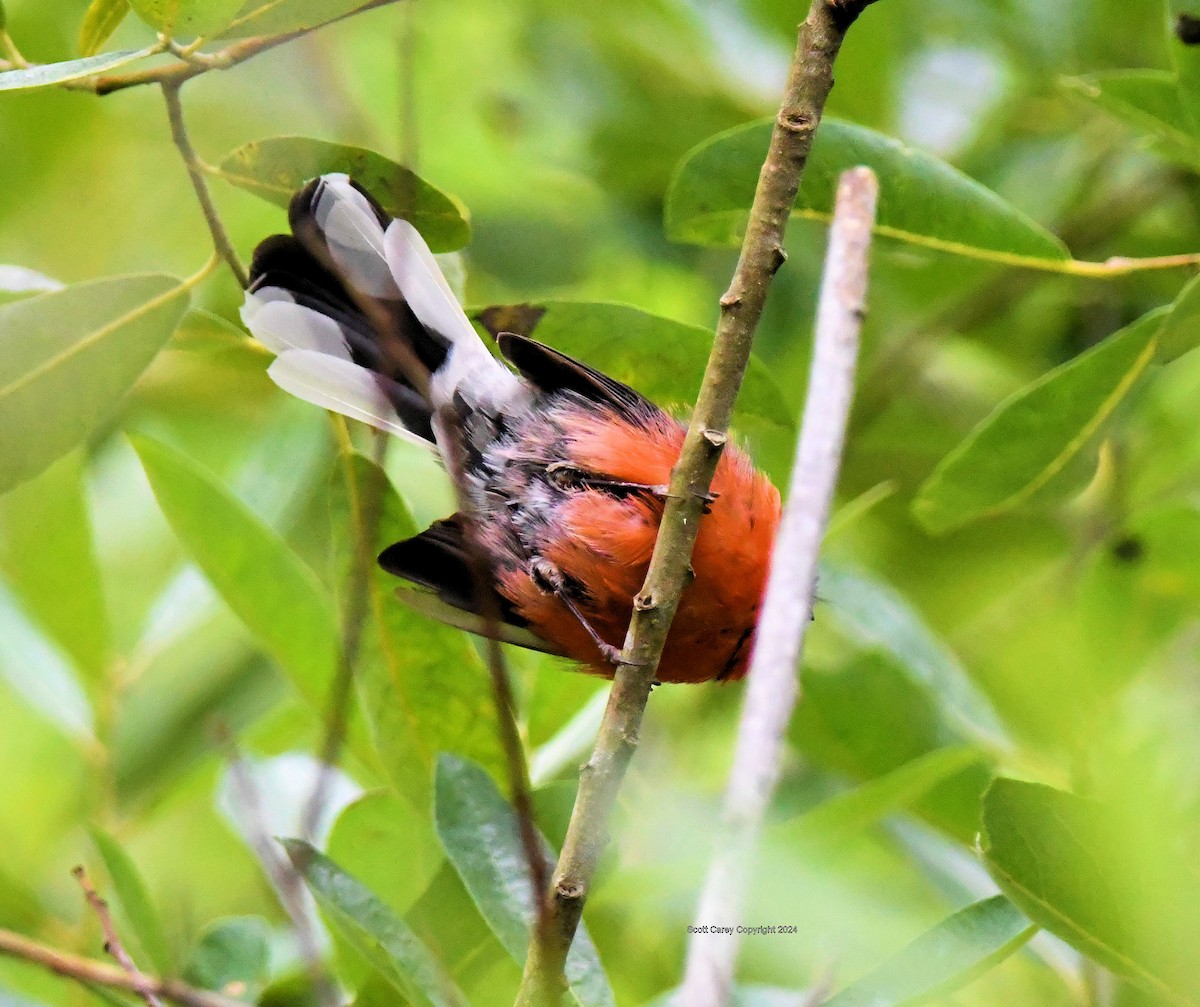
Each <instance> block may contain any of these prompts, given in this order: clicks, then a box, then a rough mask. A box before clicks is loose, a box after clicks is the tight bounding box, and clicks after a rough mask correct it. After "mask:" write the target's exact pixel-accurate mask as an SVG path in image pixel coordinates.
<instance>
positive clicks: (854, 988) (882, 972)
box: [825, 895, 1038, 1007]
mask: <svg viewBox="0 0 1200 1007" xmlns="http://www.w3.org/2000/svg"><path fill="white" fill-rule="evenodd" d="M1037 929H1038V928H1037V927H1036V926H1035V925H1033V924H1032V923H1030V922H1029V920H1027V919H1026V918H1025V917H1024V916H1023V915H1022V914H1021V912H1020V910H1018V909H1017V908H1016V907H1015V906H1014V905H1013V904H1012V903H1011V902H1009V901H1008V899H1006V898H1005V897H1004V896H1003V895H994V896H992V897H991V898H990V899H983V900H982V901H981V902H975V903H973V904H972V905H969V906H967V907H966V908H965V909H960V910H959V911H958V912H956V913H953V914H952V915H950V916H947V917H946V919H944V920H942V922H941V923H939V924H938V925H937V926H935V927H934V928H933V929H932V930H929V931H927V932H926V933H924V934H922V935H921V936H920V937H918V938H917V939H916V940H915V941H913V942H912V943H911V944H909V945H908V946H907V947H905V948H902V949H901V950H900V951H898V952H897V953H896V954H894V955H893V956H892V957H891V958H889V959H888V960H887V961H885V962H884V963H883V964H882V965H880V966H879V967H878V968H876V969H874V970H872V971H871V972H869V973H868V974H867V975H865V976H863V978H861V979H859V980H858V981H857V982H855V983H853V984H852V985H850V986H848V987H846V988H845V989H844V990H842V991H841V992H840V993H836V994H835V995H834V996H833V997H832V998H831V999H829V1000H826V1001H825V1004H826V1007H915V1005H916V1004H919V1003H925V1002H927V1001H929V1000H934V999H939V998H941V997H945V996H948V995H949V994H951V993H953V992H954V991H955V990H957V989H960V988H962V987H963V986H965V985H967V983H969V982H971V981H972V980H973V979H976V978H978V977H979V976H981V975H983V973H985V972H987V971H988V970H989V969H991V968H992V967H993V966H995V965H998V964H1000V962H1002V961H1004V959H1005V958H1007V957H1008V956H1009V955H1011V954H1012V953H1013V952H1014V951H1016V950H1017V949H1019V948H1020V947H1021V945H1023V944H1024V943H1025V942H1026V941H1028V940H1029V938H1030V937H1032V936H1033V935H1034V934H1035V933H1036V932H1037Z"/></svg>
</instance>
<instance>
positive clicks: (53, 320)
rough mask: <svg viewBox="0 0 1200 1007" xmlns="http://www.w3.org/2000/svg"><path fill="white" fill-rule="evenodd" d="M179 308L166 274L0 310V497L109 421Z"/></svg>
mask: <svg viewBox="0 0 1200 1007" xmlns="http://www.w3.org/2000/svg"><path fill="white" fill-rule="evenodd" d="M187 303H188V293H187V291H186V290H185V289H184V288H183V287H181V286H180V285H179V281H178V280H175V279H173V278H172V277H169V276H127V277H121V278H118V279H112V280H99V281H97V282H95V283H83V284H80V285H78V286H74V287H67V288H66V289H65V290H60V291H56V292H54V293H48V294H42V295H41V296H39V297H31V298H28V299H26V300H23V301H17V302H15V303H13V304H8V305H5V306H4V307H0V493H2V492H5V491H6V490H9V489H11V488H12V487H13V486H16V485H18V484H20V483H22V482H24V481H25V480H26V479H29V478H30V477H32V476H34V475H36V474H37V473H38V472H40V471H41V470H42V469H44V468H45V467H46V466H47V465H49V464H50V463H51V462H52V461H54V460H55V459H56V458H60V457H61V456H62V455H64V454H66V453H67V452H68V451H70V450H71V448H73V447H75V446H76V445H78V444H80V443H82V442H83V440H84V439H85V438H86V437H87V436H88V434H90V433H91V432H92V431H93V430H94V429H95V428H96V427H97V426H99V425H100V424H101V423H103V422H104V421H105V420H107V419H108V418H109V417H110V416H111V415H112V413H113V412H114V411H115V409H116V406H117V404H118V403H119V402H120V400H121V398H122V397H123V396H124V395H125V393H126V392H128V391H129V389H130V387H131V386H132V385H133V383H134V381H135V380H136V379H137V377H138V375H139V374H141V373H142V371H144V370H145V369H146V367H147V366H148V365H149V363H150V361H151V360H153V359H154V355H155V354H156V353H157V352H158V351H159V349H160V348H161V347H162V346H163V344H164V343H166V341H167V340H168V339H169V338H170V336H171V332H172V331H173V330H174V328H175V326H176V324H178V322H179V319H180V318H181V317H182V316H183V312H184V310H185V309H186V307H187Z"/></svg>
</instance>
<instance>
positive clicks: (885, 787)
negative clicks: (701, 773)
mask: <svg viewBox="0 0 1200 1007" xmlns="http://www.w3.org/2000/svg"><path fill="white" fill-rule="evenodd" d="M983 759H984V755H983V753H982V752H981V751H980V750H979V749H978V748H974V747H972V746H970V745H958V746H952V747H946V748H936V749H934V750H933V751H932V752H928V753H926V754H925V755H920V756H918V757H917V758H915V759H912V760H911V761H909V762H906V763H905V764H904V765H902V766H900V768H898V769H893V770H892V771H891V772H890V773H885V774H884V775H883V776H879V777H876V778H875V779H873V780H868V781H867V782H866V783H862V784H859V786H857V787H855V788H854V789H853V790H849V791H847V792H845V793H843V794H838V795H836V796H834V797H831V798H828V799H827V800H825V801H822V802H821V803H820V804H818V805H817V806H816V807H815V808H813V809H812V810H811V811H809V812H807V813H806V814H804V815H802V816H801V817H799V818H798V819H796V820H795V821H793V822H788V823H785V824H784V825H781V826H780V828H781V829H787V830H789V831H795V832H800V833H803V834H804V835H816V836H820V837H821V838H823V839H828V838H830V837H833V838H839V837H841V836H844V835H847V834H849V833H853V832H858V831H860V830H862V829H865V828H867V827H868V826H871V825H874V824H875V823H876V822H878V821H879V820H880V819H882V818H885V817H886V816H887V815H890V814H894V813H895V812H897V811H902V810H904V809H905V808H908V807H910V806H911V805H912V804H914V803H916V802H917V801H919V800H920V799H921V798H922V797H924V796H925V795H926V794H927V793H929V791H930V790H932V789H933V788H934V787H935V786H937V785H938V784H939V783H941V782H942V781H943V780H946V779H949V778H950V777H951V776H953V775H954V774H955V773H958V772H961V771H962V770H964V769H966V768H967V767H968V766H972V765H976V764H977V763H979V762H981V761H983Z"/></svg>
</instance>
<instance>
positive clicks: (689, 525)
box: [517, 0, 870, 1007]
mask: <svg viewBox="0 0 1200 1007" xmlns="http://www.w3.org/2000/svg"><path fill="white" fill-rule="evenodd" d="M869 2H870V0H812V3H811V6H810V9H809V12H808V17H807V18H806V20H805V21H804V23H803V24H801V25H800V30H799V34H798V38H797V43H796V51H795V54H794V56H793V58H792V63H791V69H790V72H789V77H788V83H787V89H786V92H785V94H784V98H783V101H782V104H781V107H780V110H779V114H778V116H777V117H776V120H775V126H774V129H773V130H772V133H771V144H770V148H769V150H768V152H767V157H766V160H765V161H764V163H763V167H762V171H761V173H760V174H759V179H758V187H757V189H756V191H755V194H754V202H753V204H752V206H751V209H750V218H749V222H748V225H747V228H746V236H745V239H744V240H743V242H742V251H741V255H740V256H739V258H738V264H737V268H736V270H735V272H734V275H733V280H732V282H731V283H730V286H729V289H728V291H727V292H726V293H725V295H724V296H723V297H722V298H721V302H720V303H721V317H720V321H719V323H718V325H717V333H716V338H715V340H714V342H713V348H712V353H711V355H710V356H709V359H708V366H707V367H706V369H705V373H704V381H703V384H702V385H701V388H700V395H699V398H698V399H697V401H696V408H695V410H694V412H693V413H692V419H691V423H690V425H689V427H688V432H687V436H686V438H685V439H684V444H683V450H682V452H681V454H680V458H679V461H678V463H677V464H676V466H675V469H674V471H673V472H672V475H671V486H670V496H669V498H668V500H667V504H666V508H665V510H664V513H663V518H662V523H661V525H660V527H659V533H658V539H657V541H656V542H655V546H654V553H653V556H652V558H651V561H650V569H649V572H648V573H647V575H646V581H645V583H644V585H643V586H642V590H641V592H640V593H639V594H638V596H637V597H636V598H635V599H634V612H633V618H632V620H631V622H630V625H629V631H628V634H627V635H626V638H625V649H624V652H623V655H622V664H621V665H620V667H618V668H617V671H616V675H615V677H614V680H613V688H612V692H611V693H610V695H609V700H608V707H607V708H606V710H605V713H604V720H603V722H602V723H601V727H600V733H599V735H598V737H597V739H596V747H595V749H594V751H593V752H592V756H591V758H590V759H589V760H588V762H587V763H586V764H585V765H584V767H583V768H582V770H581V771H580V781H579V792H578V795H577V796H576V799H575V808H574V811H573V812H572V815H571V822H570V825H569V826H568V829H567V836H566V840H565V841H564V843H563V849H562V854H561V856H560V857H559V862H558V866H557V868H556V869H555V872H554V878H553V881H552V883H551V887H550V891H549V892H548V893H547V896H546V899H547V910H546V911H547V914H548V920H549V925H548V926H546V927H544V928H541V929H540V930H539V932H538V933H537V934H536V935H535V939H534V940H533V942H532V943H531V945H530V949H529V957H528V959H527V960H526V964H525V974H524V977H523V980H522V983H521V990H520V992H519V994H518V997H517V1004H518V1005H521V1007H535V1005H536V1007H542V1005H545V1004H557V1003H558V1002H560V1001H561V997H562V991H563V987H564V985H565V980H564V978H563V966H564V964H565V962H566V957H567V952H568V950H569V948H570V946H571V941H572V940H573V939H574V936H575V931H576V929H577V927H578V925H579V920H580V917H581V915H582V913H583V905H584V902H585V900H586V899H587V895H588V891H589V889H590V887H591V883H592V877H593V875H594V873H595V870H596V864H597V862H598V861H599V858H600V854H601V852H602V850H603V848H604V846H605V843H606V841H607V835H608V829H609V819H610V817H611V815H612V809H613V805H614V803H615V801H616V796H617V791H618V789H619V788H620V785H621V781H622V780H623V779H624V776H625V771H626V769H627V768H628V766H629V762H630V760H631V759H632V758H633V753H634V751H635V750H636V748H637V744H638V734H639V731H640V729H641V723H642V717H643V714H644V712H645V708H646V702H647V700H648V698H649V695H650V688H651V685H652V683H653V682H654V676H655V672H656V670H657V667H658V662H659V659H660V657H661V656H662V651H663V647H664V645H665V643H666V638H667V631H668V630H669V629H670V625H671V620H672V619H673V618H674V615H675V609H676V607H677V606H678V604H679V597H680V594H681V593H682V591H683V585H684V582H685V579H686V576H687V568H688V563H689V561H690V559H691V554H692V547H693V545H694V544H695V541H696V532H697V530H698V527H699V521H700V517H701V510H702V507H703V503H704V499H705V497H706V495H707V493H708V487H709V484H710V483H711V482H712V478H713V474H714V473H715V471H716V467H717V462H718V461H719V460H720V457H721V452H722V449H723V448H724V446H725V442H726V441H727V440H728V429H729V422H730V418H731V416H732V413H733V404H734V400H735V399H736V397H737V392H738V389H739V388H740V387H741V383H742V377H743V375H744V374H745V371H746V366H747V363H748V361H749V359H750V346H751V343H752V341H753V337H754V332H755V329H756V328H757V325H758V320H759V318H760V317H761V315H762V309H763V304H764V303H765V301H766V296H767V290H768V288H769V287H770V283H771V279H772V277H773V276H774V274H775V273H776V271H777V270H778V269H779V267H780V266H781V265H783V262H784V260H785V258H786V257H785V255H784V251H783V235H784V231H785V229H786V227H787V222H788V217H789V215H790V214H791V210H792V204H793V203H794V202H795V199H796V193H797V191H798V189H799V186H800V176H801V174H802V173H803V170H804V166H805V163H806V162H807V160H808V154H809V151H810V150H811V148H812V140H813V135H814V133H815V131H816V128H817V124H818V123H819V121H820V118H821V112H822V110H823V109H824V106H825V99H826V98H827V97H828V95H829V91H830V89H831V88H832V86H833V62H834V59H835V58H836V57H837V53H838V50H839V49H840V48H841V45H842V40H843V39H844V38H845V35H846V32H847V30H848V29H849V28H850V25H851V24H853V22H854V20H855V19H856V18H857V17H858V15H859V14H860V13H861V12H862V10H863V9H864V8H865V7H866V6H867V4H868V3H869Z"/></svg>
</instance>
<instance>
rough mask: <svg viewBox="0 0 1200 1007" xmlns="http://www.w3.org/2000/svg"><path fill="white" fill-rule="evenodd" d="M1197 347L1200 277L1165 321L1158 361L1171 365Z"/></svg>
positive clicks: (1178, 299) (1193, 280)
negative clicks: (1173, 361)
mask: <svg viewBox="0 0 1200 1007" xmlns="http://www.w3.org/2000/svg"><path fill="white" fill-rule="evenodd" d="M1197 346H1200V276H1193V277H1192V278H1191V280H1189V281H1188V283H1187V284H1186V285H1185V286H1184V288H1183V290H1181V291H1180V292H1179V296H1178V297H1176V298H1175V303H1174V304H1173V305H1172V306H1171V313H1170V314H1169V315H1167V317H1166V318H1165V319H1164V320H1163V325H1162V328H1161V329H1160V330H1159V332H1158V355H1157V358H1156V359H1157V361H1158V363H1160V364H1169V363H1170V362H1171V361H1172V360H1177V359H1178V358H1179V357H1182V356H1183V355H1184V354H1185V353H1187V352H1189V351H1190V350H1194V349H1195V348H1196V347H1197Z"/></svg>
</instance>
